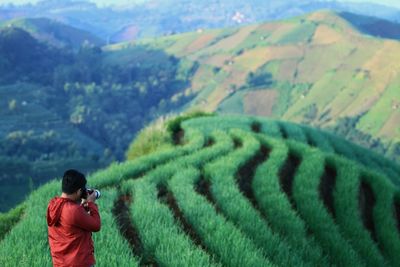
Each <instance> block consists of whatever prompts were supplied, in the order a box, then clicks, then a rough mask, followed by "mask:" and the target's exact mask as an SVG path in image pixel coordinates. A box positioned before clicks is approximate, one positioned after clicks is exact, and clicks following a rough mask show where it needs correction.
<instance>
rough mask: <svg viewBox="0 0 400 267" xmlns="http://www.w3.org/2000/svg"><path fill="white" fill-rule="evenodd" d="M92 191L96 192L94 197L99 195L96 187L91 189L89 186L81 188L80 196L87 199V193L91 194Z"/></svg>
mask: <svg viewBox="0 0 400 267" xmlns="http://www.w3.org/2000/svg"><path fill="white" fill-rule="evenodd" d="M93 192H95V194H96V199H99V198H100V196H101V194H100V191H99V190H97V189H91V188H83V190H82V198H83V199H87V197H88V195H91V194H92V193H93Z"/></svg>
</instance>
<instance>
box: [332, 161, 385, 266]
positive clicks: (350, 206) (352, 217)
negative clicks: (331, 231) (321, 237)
mask: <svg viewBox="0 0 400 267" xmlns="http://www.w3.org/2000/svg"><path fill="white" fill-rule="evenodd" d="M326 164H328V165H330V166H331V167H332V168H334V169H336V171H337V177H336V184H335V190H334V191H333V198H334V207H335V219H336V222H337V224H338V225H339V226H340V229H341V232H342V233H343V235H344V236H345V237H346V239H347V240H349V242H350V243H351V245H352V247H353V248H354V249H355V250H356V251H357V252H358V253H359V254H360V255H361V256H362V258H363V259H364V261H365V263H366V264H367V266H386V262H385V260H384V258H383V257H382V255H381V253H380V251H379V249H378V247H377V246H376V244H375V243H374V241H373V239H372V237H371V235H370V233H369V232H368V231H367V230H366V229H365V228H364V225H363V222H362V220H361V216H362V214H360V210H359V203H358V201H359V200H358V198H359V189H360V186H361V184H360V169H359V168H357V167H356V166H355V165H354V164H351V163H350V162H349V161H347V160H344V159H341V158H339V157H337V156H330V157H328V158H327V159H326Z"/></svg>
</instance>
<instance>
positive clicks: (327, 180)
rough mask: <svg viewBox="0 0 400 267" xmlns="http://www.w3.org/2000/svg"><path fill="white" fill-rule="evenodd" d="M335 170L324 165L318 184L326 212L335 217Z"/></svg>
mask: <svg viewBox="0 0 400 267" xmlns="http://www.w3.org/2000/svg"><path fill="white" fill-rule="evenodd" d="M336 176H337V172H336V170H335V169H334V168H332V167H330V166H327V165H326V166H325V171H324V174H323V175H322V177H321V182H320V184H319V196H320V198H321V199H322V201H323V202H324V205H325V207H326V209H327V210H328V212H329V213H330V214H331V215H332V217H333V218H335V204H334V199H333V190H334V189H335V184H336Z"/></svg>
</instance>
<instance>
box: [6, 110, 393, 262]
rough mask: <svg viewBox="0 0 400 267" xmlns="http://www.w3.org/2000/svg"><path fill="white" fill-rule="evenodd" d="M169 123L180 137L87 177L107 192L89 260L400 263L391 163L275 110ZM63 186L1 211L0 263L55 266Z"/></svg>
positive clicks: (44, 189) (55, 183)
mask: <svg viewBox="0 0 400 267" xmlns="http://www.w3.org/2000/svg"><path fill="white" fill-rule="evenodd" d="M168 125H169V131H168V133H169V135H170V138H172V137H173V136H174V135H176V134H177V133H181V135H183V136H181V137H180V139H179V142H176V143H174V144H171V145H170V147H169V148H166V149H160V150H157V149H156V150H153V151H152V152H151V153H149V154H143V155H141V156H139V157H137V158H134V159H133V160H130V161H127V162H124V163H118V164H113V165H112V166H110V167H109V168H107V169H105V170H102V171H99V172H97V173H95V174H92V175H90V176H89V178H88V179H89V185H90V186H93V187H96V188H99V189H100V190H101V191H102V193H103V194H102V195H103V196H102V198H101V199H99V200H98V203H99V209H100V216H101V218H102V229H101V231H100V232H98V233H94V234H93V238H94V244H95V256H96V260H97V263H96V265H98V266H143V265H152V264H157V265H159V266H398V265H399V263H400V257H399V254H398V251H399V249H400V235H399V231H398V229H397V224H398V223H399V222H398V221H397V219H396V216H395V214H394V212H393V209H394V205H395V204H394V203H395V202H396V203H399V200H400V192H399V188H398V186H397V185H396V183H398V176H397V177H394V176H395V175H398V174H399V168H398V166H397V165H394V164H388V162H387V161H386V160H385V159H381V158H379V156H377V155H376V154H374V153H371V154H369V153H368V151H364V150H360V148H359V147H357V146H355V145H354V144H351V143H348V142H346V141H344V140H342V139H340V138H337V137H335V136H333V135H330V134H327V133H325V132H322V131H319V130H317V129H314V128H310V127H305V126H303V125H297V124H293V123H287V122H282V121H274V120H266V119H262V118H258V117H245V116H201V114H200V117H199V116H190V115H188V116H181V117H178V118H176V119H174V120H172V121H170V122H169V124H168ZM139 139H140V138H139ZM139 141H140V142H143V143H146V142H150V143H151V142H152V141H151V139H149V140H139ZM339 148H340V149H339ZM378 159H379V160H378ZM372 161H375V162H376V164H375V165H371V162H372ZM388 170H390V172H388V173H391V174H392V175H393V177H390V178H389V177H388V176H387V175H386V174H385V173H386V172H387V171H388ZM59 188H60V180H55V181H53V182H51V183H48V184H46V185H44V186H42V187H40V188H39V189H37V190H36V191H34V192H33V193H32V194H31V196H30V197H29V198H28V199H27V201H26V202H25V203H24V208H23V215H22V216H21V213H20V212H21V211H22V210H21V208H20V209H19V210H16V211H13V212H12V213H8V214H2V215H1V216H0V222H1V223H3V224H2V225H5V226H6V227H7V229H8V230H7V231H5V235H4V238H3V240H1V241H0V265H1V266H51V258H50V253H49V247H48V243H47V233H46V221H45V218H44V214H45V211H46V207H47V203H48V201H49V199H50V198H52V197H53V196H54V195H56V194H59V193H60V192H59ZM372 200H374V201H372ZM121 201H123V203H124V204H123V205H124V207H126V210H125V211H124V210H123V208H121V206H119V203H121ZM371 201H372V202H371ZM360 203H361V204H360ZM121 218H122V219H121ZM4 222H5V223H4ZM371 225H372V226H371ZM122 229H130V230H127V231H126V230H122ZM133 235H134V236H135V239H132V237H133ZM132 240H134V241H132Z"/></svg>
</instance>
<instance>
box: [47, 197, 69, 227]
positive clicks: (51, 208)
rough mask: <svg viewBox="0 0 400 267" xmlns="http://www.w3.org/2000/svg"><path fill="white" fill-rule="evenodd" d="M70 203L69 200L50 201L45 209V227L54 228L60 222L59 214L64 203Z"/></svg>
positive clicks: (60, 198)
mask: <svg viewBox="0 0 400 267" xmlns="http://www.w3.org/2000/svg"><path fill="white" fill-rule="evenodd" d="M70 201H72V200H71V199H69V198H63V197H55V198H53V199H51V200H50V203H49V205H48V207H47V225H48V226H54V225H55V224H57V222H58V221H59V220H60V217H61V212H62V208H63V206H64V204H65V203H66V202H70Z"/></svg>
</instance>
